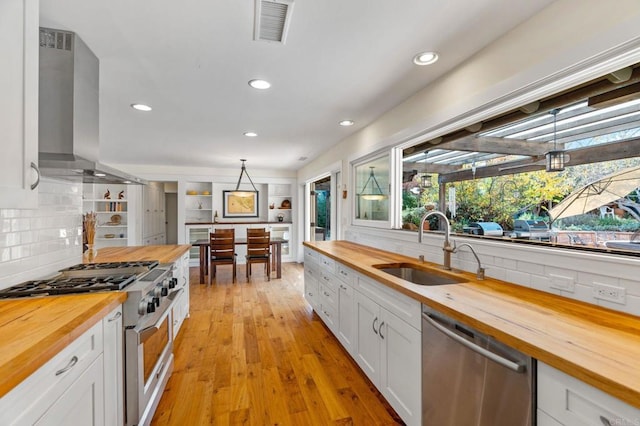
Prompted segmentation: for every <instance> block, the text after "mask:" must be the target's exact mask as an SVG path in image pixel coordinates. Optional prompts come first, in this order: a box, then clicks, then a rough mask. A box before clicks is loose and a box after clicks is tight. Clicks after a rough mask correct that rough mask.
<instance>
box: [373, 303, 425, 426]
mask: <svg viewBox="0 0 640 426" xmlns="http://www.w3.org/2000/svg"><path fill="white" fill-rule="evenodd" d="M381 319H382V322H381V326H380V330H379V334H380V339H381V340H382V346H381V349H382V353H381V362H380V389H381V391H382V394H383V395H384V396H385V398H386V399H387V401H388V402H389V404H391V406H392V407H393V408H394V409H395V410H396V412H397V413H398V414H399V415H400V417H402V420H404V421H405V422H406V423H407V424H415V425H419V424H421V421H420V419H421V417H422V398H421V392H422V385H421V383H422V382H421V377H422V376H421V374H420V372H421V366H422V364H421V347H422V334H421V333H420V331H419V330H416V329H415V328H413V327H412V326H410V325H409V324H407V323H406V322H404V321H402V320H401V319H400V318H398V317H397V316H395V315H394V314H392V313H391V312H389V311H387V310H386V309H384V308H381Z"/></svg>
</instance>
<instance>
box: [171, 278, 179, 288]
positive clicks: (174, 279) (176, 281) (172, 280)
mask: <svg viewBox="0 0 640 426" xmlns="http://www.w3.org/2000/svg"><path fill="white" fill-rule="evenodd" d="M177 285H178V279H177V278H171V281H169V288H175V287H176V286H177Z"/></svg>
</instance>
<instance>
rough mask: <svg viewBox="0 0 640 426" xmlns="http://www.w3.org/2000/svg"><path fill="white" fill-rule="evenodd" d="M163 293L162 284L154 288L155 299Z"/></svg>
mask: <svg viewBox="0 0 640 426" xmlns="http://www.w3.org/2000/svg"><path fill="white" fill-rule="evenodd" d="M161 295H162V286H160V285H158V286H157V287H156V288H154V289H153V297H154V299H155V298H156V297H158V298H159V297H160V296H161Z"/></svg>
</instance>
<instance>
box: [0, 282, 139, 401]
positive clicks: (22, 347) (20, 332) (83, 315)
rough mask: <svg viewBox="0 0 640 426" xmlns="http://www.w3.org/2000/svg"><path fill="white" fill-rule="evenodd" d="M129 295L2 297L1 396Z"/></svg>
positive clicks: (0, 341) (0, 303)
mask: <svg viewBox="0 0 640 426" xmlns="http://www.w3.org/2000/svg"><path fill="white" fill-rule="evenodd" d="M126 298H127V294H126V293H122V292H109V293H91V294H73V295H67V296H51V297H37V298H24V299H14V300H0V348H1V350H0V397H2V396H4V395H5V394H7V393H8V392H9V391H10V390H11V389H13V388H14V387H15V386H16V385H18V384H19V383H20V382H22V381H23V380H24V379H26V378H27V377H28V376H30V375H31V374H32V373H34V372H35V371H36V370H37V369H38V368H40V367H41V366H42V365H44V364H45V363H46V362H47V361H49V360H50V359H51V358H53V357H54V356H55V355H56V354H57V353H58V352H60V351H61V350H62V349H64V348H65V347H66V346H67V345H69V343H71V342H72V341H73V340H75V339H76V338H77V337H79V336H80V335H82V333H84V332H85V331H87V330H88V329H89V328H91V327H92V326H93V325H95V324H96V323H97V322H98V321H100V320H102V318H104V317H105V316H106V315H107V314H108V313H109V312H111V311H112V310H113V309H115V308H116V307H117V306H118V305H121V304H122V303H123V302H124V301H125V300H126Z"/></svg>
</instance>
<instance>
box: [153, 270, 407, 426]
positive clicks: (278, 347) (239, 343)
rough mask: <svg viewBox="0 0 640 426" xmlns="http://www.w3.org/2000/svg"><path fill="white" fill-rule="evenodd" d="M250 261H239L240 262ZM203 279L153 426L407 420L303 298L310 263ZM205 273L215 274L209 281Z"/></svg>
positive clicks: (194, 286) (194, 273) (194, 288)
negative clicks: (267, 275) (277, 272)
mask: <svg viewBox="0 0 640 426" xmlns="http://www.w3.org/2000/svg"><path fill="white" fill-rule="evenodd" d="M243 268H244V266H239V269H240V270H242V269H243ZM254 269H255V270H254V273H253V276H252V278H251V282H250V283H247V282H246V280H245V279H244V273H240V271H239V272H238V282H237V283H236V284H232V283H231V268H223V267H222V268H219V269H218V274H217V283H214V284H213V285H212V286H209V285H207V284H199V283H198V282H199V279H198V268H191V270H190V273H191V280H190V282H191V287H190V290H191V317H190V318H188V319H187V320H186V321H185V322H184V324H183V326H182V329H181V330H180V333H179V335H178V337H177V339H176V342H175V348H174V353H175V366H174V371H173V375H172V376H171V378H170V379H169V382H168V384H167V387H166V389H165V392H164V394H163V396H162V399H161V401H160V404H159V405H158V408H157V410H156V413H155V416H154V418H153V421H152V425H157V426H160V425H332V424H335V425H398V424H403V423H402V421H401V420H400V419H399V417H398V416H397V414H396V413H395V412H394V411H393V409H392V408H391V407H390V406H389V405H388V403H387V402H386V401H385V400H384V398H382V396H381V395H380V394H379V393H378V391H377V390H376V389H375V388H374V386H373V385H372V384H371V382H370V381H369V380H368V379H367V378H366V376H365V375H364V373H362V371H361V370H360V369H359V367H358V366H357V364H356V363H355V362H354V361H353V360H352V359H351V357H350V356H349V355H348V354H347V352H346V351H345V350H344V349H343V348H342V346H340V343H339V342H338V340H337V339H336V338H335V337H334V336H333V334H332V333H331V331H329V329H327V328H326V327H325V325H324V324H323V323H322V321H321V320H320V319H319V317H318V316H317V315H316V314H315V313H313V311H312V310H311V307H310V306H309V305H308V304H307V303H306V301H305V300H304V298H303V286H304V284H303V277H304V270H303V267H302V265H299V264H295V263H286V264H283V269H282V279H272V280H271V281H266V279H264V276H263V274H262V270H261V269H262V268H254ZM205 281H207V280H205Z"/></svg>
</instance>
